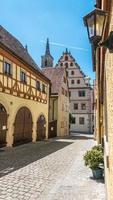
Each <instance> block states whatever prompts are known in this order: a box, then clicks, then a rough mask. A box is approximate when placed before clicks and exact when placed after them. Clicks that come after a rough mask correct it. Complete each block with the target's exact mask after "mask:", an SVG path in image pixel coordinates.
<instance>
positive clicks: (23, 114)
mask: <svg viewBox="0 0 113 200" xmlns="http://www.w3.org/2000/svg"><path fill="white" fill-rule="evenodd" d="M32 127H33V122H32V115H31V112H30V110H29V109H28V108H27V107H22V108H20V109H19V110H18V112H17V114H16V118H15V122H14V146H15V145H19V144H24V143H27V142H31V141H32Z"/></svg>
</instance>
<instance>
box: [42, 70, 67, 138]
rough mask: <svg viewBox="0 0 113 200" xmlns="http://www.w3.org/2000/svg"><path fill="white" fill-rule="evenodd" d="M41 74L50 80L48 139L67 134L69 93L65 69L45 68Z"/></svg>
mask: <svg viewBox="0 0 113 200" xmlns="http://www.w3.org/2000/svg"><path fill="white" fill-rule="evenodd" d="M42 71H43V73H44V75H45V76H47V77H48V78H49V79H50V80H51V92H50V107H49V137H55V136H66V135H68V134H69V92H68V79H67V74H66V70H65V68H61V67H52V68H51V67H47V68H44V69H43V70H42Z"/></svg>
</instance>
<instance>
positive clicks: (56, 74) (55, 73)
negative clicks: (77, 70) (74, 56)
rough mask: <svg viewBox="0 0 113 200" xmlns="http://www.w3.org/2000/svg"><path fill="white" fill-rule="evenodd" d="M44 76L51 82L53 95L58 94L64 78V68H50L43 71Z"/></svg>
mask: <svg viewBox="0 0 113 200" xmlns="http://www.w3.org/2000/svg"><path fill="white" fill-rule="evenodd" d="M42 71H43V73H44V75H45V76H46V77H47V78H49V79H50V80H51V83H52V87H51V94H58V93H59V90H60V88H61V84H62V78H63V75H64V73H65V68H63V67H53V68H52V67H48V68H43V69H42Z"/></svg>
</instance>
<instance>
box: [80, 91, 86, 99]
mask: <svg viewBox="0 0 113 200" xmlns="http://www.w3.org/2000/svg"><path fill="white" fill-rule="evenodd" d="M85 95H86V93H85V91H84V90H82V91H78V96H79V97H85Z"/></svg>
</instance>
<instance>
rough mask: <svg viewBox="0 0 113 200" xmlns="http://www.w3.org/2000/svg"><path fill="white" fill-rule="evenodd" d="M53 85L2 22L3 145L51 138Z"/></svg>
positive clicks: (0, 122) (0, 108)
mask: <svg viewBox="0 0 113 200" xmlns="http://www.w3.org/2000/svg"><path fill="white" fill-rule="evenodd" d="M49 85H50V81H49V79H47V78H46V77H45V76H44V75H43V74H42V72H41V70H40V69H39V68H38V66H37V64H36V63H35V62H34V60H33V59H32V58H31V56H30V55H29V53H28V50H27V48H24V47H23V45H22V44H21V43H20V42H19V41H18V40H17V39H16V38H15V37H13V36H12V35H11V34H10V33H8V32H7V31H6V30H5V29H4V28H3V27H2V26H0V147H1V146H4V145H7V146H12V145H17V144H20V143H24V142H29V141H36V140H38V139H44V138H48V106H49Z"/></svg>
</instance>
